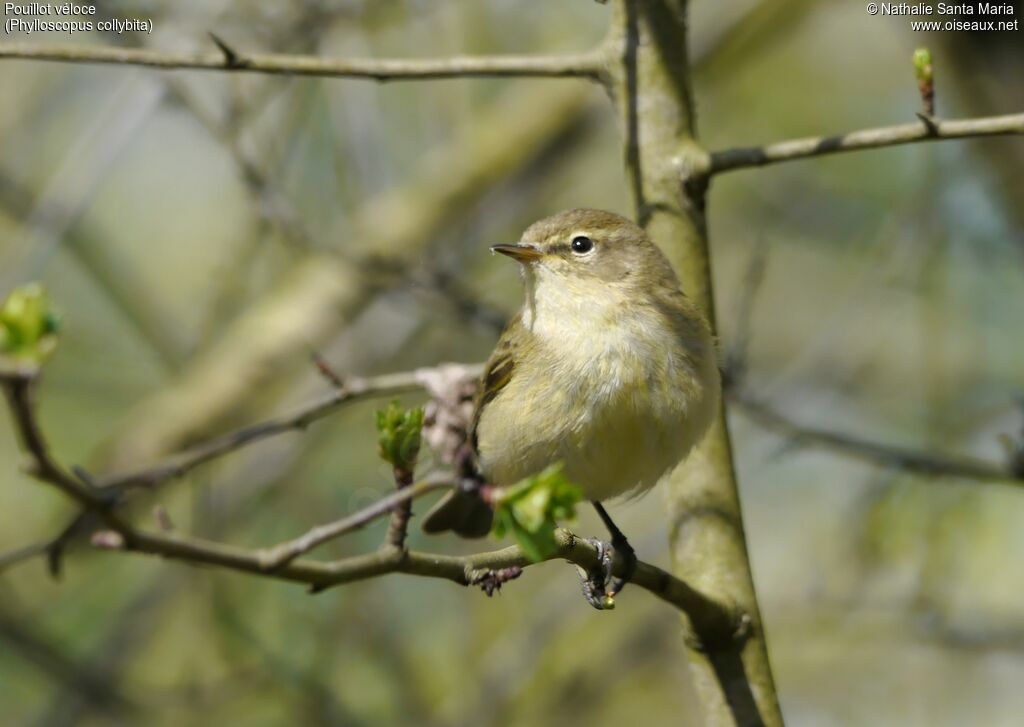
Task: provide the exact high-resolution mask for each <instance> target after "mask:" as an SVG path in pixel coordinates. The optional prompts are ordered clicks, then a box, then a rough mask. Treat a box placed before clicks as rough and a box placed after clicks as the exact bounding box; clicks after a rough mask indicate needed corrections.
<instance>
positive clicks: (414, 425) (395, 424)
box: [377, 401, 423, 472]
mask: <svg viewBox="0 0 1024 727" xmlns="http://www.w3.org/2000/svg"><path fill="white" fill-rule="evenodd" d="M422 429H423V407H417V408H415V409H403V408H402V407H401V406H400V405H399V403H398V402H397V401H392V402H391V403H390V404H388V408H387V409H381V410H378V411H377V435H378V436H377V444H378V451H379V454H380V456H381V459H383V460H384V461H385V462H388V463H389V464H391V466H392V467H395V468H398V469H403V470H407V471H410V472H411V471H413V470H414V469H415V468H416V458H417V457H419V454H420V443H421V431H422Z"/></svg>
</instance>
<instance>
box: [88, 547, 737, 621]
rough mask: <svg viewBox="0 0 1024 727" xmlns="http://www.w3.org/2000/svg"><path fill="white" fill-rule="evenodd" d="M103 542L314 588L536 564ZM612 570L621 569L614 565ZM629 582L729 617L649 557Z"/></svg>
mask: <svg viewBox="0 0 1024 727" xmlns="http://www.w3.org/2000/svg"><path fill="white" fill-rule="evenodd" d="M101 535H102V533H101ZM555 539H556V542H557V544H558V549H557V551H556V552H555V553H554V554H553V555H552V556H551V557H550V558H549V559H548V560H558V559H561V560H565V561H567V562H569V563H573V564H575V565H578V566H580V567H582V568H594V567H596V566H597V565H598V554H597V548H596V547H595V546H594V545H592V544H591V543H589V542H588V541H586V540H584V539H582V538H579V537H577V536H576V535H573V534H572V533H570V532H568V531H567V530H561V529H560V530H558V531H556V534H555ZM101 540H102V539H101ZM104 547H107V548H108V549H112V550H125V551H129V552H138V553H148V554H150V555H159V556H161V557H164V558H168V559H171V560H179V561H184V562H187V563H190V564H202V565H211V566H217V567H221V568H227V569H229V570H236V571H241V572H244V573H250V574H252V575H258V576H262V577H265V578H272V579H275V580H283V581H289V582H292V583H303V584H306V585H308V586H310V589H311V590H312V591H314V592H320V591H323V590H326V589H327V588H331V587H333V586H338V585H342V584H345V583H353V582H355V581H361V580H366V579H368V578H374V577H377V576H381V575H386V574H389V573H404V574H407V575H416V576H421V577H424V578H439V579H443V580H448V581H451V582H453V583H457V584H459V585H462V586H469V585H475V584H476V583H477V582H478V581H479V580H480V577H481V575H482V574H484V573H486V572H488V571H498V570H503V569H506V568H527V567H529V566H531V565H533V564H534V563H533V562H532V561H530V560H529V559H528V558H527V557H526V556H525V555H524V554H523V551H522V550H521V549H520V548H519V546H517V545H513V546H509V547H507V548H502V549H501V550H493V551H488V552H484V553H476V554H473V555H466V556H453V555H441V554H436V553H423V552H419V551H404V552H403V551H401V550H397V549H391V548H388V549H382V550H380V551H378V552H376V553H370V554H367V555H358V556H353V557H350V558H343V559H341V560H335V561H328V562H322V561H312V560H294V561H292V562H290V563H287V564H285V565H283V566H280V567H278V568H276V569H268V567H267V564H266V560H265V558H264V557H263V553H262V552H261V551H257V550H248V549H245V548H239V547H236V546H232V545H225V544H223V543H217V542H214V541H211V540H205V539H203V538H196V537H183V536H179V535H173V534H171V535H165V534H158V533H150V532H139V531H135V532H134V533H133V535H132V537H131V538H130V539H125V540H124V541H123V542H116V541H114V542H110V541H108V542H106V543H105V544H104ZM616 573H619V568H618V566H617V567H616ZM631 583H632V584H634V585H637V586H639V587H640V588H643V589H644V590H646V591H649V592H650V593H652V594H654V595H655V596H657V597H658V598H660V599H661V600H663V601H665V602H666V603H670V604H672V605H673V606H675V607H676V608H679V609H680V610H682V611H685V612H686V613H687V614H688V615H689V616H690V618H691V619H694V620H695V621H699V622H701V623H709V622H715V623H725V621H726V620H727V619H732V617H733V616H732V614H729V613H727V612H726V611H725V610H724V609H722V608H721V607H720V606H719V605H718V604H716V603H713V602H712V601H710V600H708V599H707V598H705V597H704V596H703V595H701V594H700V593H699V592H697V591H695V590H694V589H693V588H691V587H690V586H688V585H687V584H686V583H684V582H683V581H681V580H679V579H678V578H676V577H674V576H673V575H671V574H670V573H668V572H666V571H664V570H662V569H661V568H658V567H657V566H654V565H651V564H649V563H645V562H643V561H641V562H640V563H638V564H637V569H636V573H635V574H634V576H633V579H632V581H631Z"/></svg>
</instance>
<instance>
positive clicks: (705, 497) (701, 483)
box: [605, 0, 782, 726]
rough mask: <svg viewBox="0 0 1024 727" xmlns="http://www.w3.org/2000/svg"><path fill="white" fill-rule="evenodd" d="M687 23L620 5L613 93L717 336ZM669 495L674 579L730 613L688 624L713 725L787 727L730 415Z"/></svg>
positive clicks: (650, 198)
mask: <svg viewBox="0 0 1024 727" xmlns="http://www.w3.org/2000/svg"><path fill="white" fill-rule="evenodd" d="M686 11H687V2H686V0H616V1H615V3H614V9H613V13H614V16H613V18H612V24H611V31H610V34H609V37H608V39H607V41H606V45H605V58H606V70H605V81H606V84H607V86H608V88H609V90H610V92H611V94H612V97H613V99H614V100H615V103H616V106H617V108H618V110H619V114H620V120H621V123H622V126H623V131H624V134H625V156H626V160H625V161H626V167H627V175H628V178H629V182H630V186H631V189H632V194H633V201H634V204H635V207H636V216H637V220H638V221H639V223H640V224H641V225H643V227H644V228H646V230H647V231H648V233H649V234H650V235H651V237H652V239H653V240H654V241H655V242H656V243H657V244H658V245H659V246H660V247H661V249H662V250H664V252H665V253H666V254H667V255H668V258H669V260H670V261H671V263H672V265H673V267H674V268H675V270H676V273H677V275H678V276H679V278H680V281H681V283H682V287H683V290H684V291H685V292H686V294H687V295H689V296H690V297H691V298H692V299H693V300H695V301H696V302H698V303H699V304H700V305H702V306H703V308H704V310H705V311H706V312H707V314H708V317H709V319H710V320H711V322H712V325H714V296H713V287H712V279H711V266H710V258H709V254H708V237H707V226H706V222H705V215H704V203H705V192H706V180H707V177H708V175H707V172H708V169H709V155H708V153H707V151H706V150H705V149H704V148H703V147H701V146H700V144H699V143H698V141H697V138H696V127H695V124H694V100H693V94H692V90H691V87H690V67H689V61H688V58H687V42H686ZM666 489H667V492H668V499H669V503H670V512H671V516H672V521H671V550H672V559H673V570H674V573H675V575H677V576H679V577H680V578H682V579H683V580H684V581H686V582H687V583H690V584H692V585H693V586H694V587H695V588H696V589H697V590H698V591H700V592H701V593H703V594H704V595H705V596H707V597H708V598H710V599H712V600H713V601H715V602H717V603H718V604H720V606H721V607H722V608H721V612H720V614H719V616H718V617H713V618H704V619H701V620H697V619H692V618H691V619H688V618H686V617H684V637H685V642H686V646H687V650H688V655H689V658H690V667H691V674H692V676H693V680H694V684H695V687H696V691H697V694H698V696H699V698H700V700H701V705H700V706H701V709H702V712H703V715H704V722H705V723H706V724H709V725H730V724H736V725H761V724H765V725H773V726H774V725H781V724H782V715H781V712H780V710H779V704H778V699H777V697H776V693H775V687H774V684H773V681H772V675H771V669H770V667H769V663H768V651H767V648H766V644H765V638H764V630H763V628H762V624H761V617H760V613H759V610H758V606H757V598H756V596H755V593H754V586H753V581H752V579H751V573H750V562H749V559H748V557H747V549H746V541H745V538H744V534H743V523H742V518H741V513H740V505H739V497H738V494H737V489H736V478H735V473H734V471H733V464H732V451H731V445H730V441H729V432H728V429H727V428H726V425H725V418H724V408H722V409H721V410H720V412H719V416H718V418H717V420H716V421H715V423H714V424H713V426H712V428H711V431H710V432H709V433H708V435H707V437H706V439H705V440H704V442H703V444H702V445H701V446H700V448H699V449H698V450H697V451H696V452H694V454H693V455H692V456H691V457H690V459H689V460H688V461H687V463H686V464H685V465H684V466H682V467H680V468H679V469H678V470H677V471H676V472H675V473H674V474H673V476H672V477H671V479H670V481H669V482H668V483H667V487H666Z"/></svg>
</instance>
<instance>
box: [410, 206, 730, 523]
mask: <svg viewBox="0 0 1024 727" xmlns="http://www.w3.org/2000/svg"><path fill="white" fill-rule="evenodd" d="M493 249H494V250H495V251H497V252H501V253H503V254H506V255H508V256H509V257H512V258H514V259H516V260H518V261H519V262H520V263H521V264H522V270H523V279H524V282H525V287H526V300H525V303H524V305H523V307H522V309H521V310H520V311H519V313H518V314H517V315H516V316H515V317H514V318H513V319H512V321H511V322H510V323H509V324H508V326H507V327H506V329H505V331H504V333H502V335H501V338H500V339H499V341H498V345H497V347H496V348H495V350H494V353H493V354H492V355H491V358H490V360H489V361H488V362H487V366H486V367H485V371H484V376H483V384H482V386H481V389H480V393H479V394H478V397H477V403H476V408H475V413H474V418H473V427H472V432H471V436H472V441H473V444H474V447H475V448H476V452H477V457H478V462H479V467H480V470H481V472H482V473H483V475H484V476H485V477H486V478H487V480H488V481H489V482H493V483H495V484H498V485H511V484H514V483H516V482H518V481H519V480H520V479H522V478H524V477H528V476H530V475H532V474H536V473H537V472H539V471H541V470H542V469H544V468H545V467H547V466H548V465H549V464H551V463H553V462H557V461H561V462H562V463H563V464H564V465H565V473H566V475H567V477H568V478H569V479H570V480H571V481H573V482H574V483H576V484H577V485H579V486H580V487H581V488H582V489H583V492H584V494H585V495H586V497H588V498H589V499H591V500H595V501H600V500H605V499H608V498H611V497H615V496H617V495H622V494H627V493H641V492H644V491H646V490H648V489H650V488H651V487H652V486H654V485H655V484H656V483H657V482H658V480H659V479H661V477H662V475H664V474H665V473H666V472H667V471H669V470H670V469H672V468H673V467H674V466H675V465H676V464H678V463H679V462H680V461H681V460H682V459H683V458H684V457H685V456H686V455H687V453H689V451H690V450H691V449H692V448H693V447H694V446H695V445H696V444H697V443H698V442H699V441H700V439H701V437H702V436H703V434H704V432H705V431H706V429H707V427H708V425H709V424H710V422H711V420H712V418H713V416H714V413H715V411H716V408H717V405H718V396H719V376H718V367H717V361H716V356H715V347H714V343H713V340H712V337H711V333H710V329H709V326H708V323H707V320H706V319H705V318H704V316H703V314H702V313H701V312H700V311H699V310H698V309H697V308H696V307H695V306H694V305H693V304H692V303H691V302H690V301H689V299H687V298H686V296H685V295H683V293H682V291H681V290H680V289H679V283H678V281H677V279H676V277H675V274H674V273H673V271H672V268H671V266H670V265H669V263H668V260H667V259H666V258H665V256H664V255H663V254H662V253H661V251H660V250H658V248H657V247H656V246H655V245H654V244H653V243H652V242H651V241H650V239H649V238H648V237H647V234H646V233H645V232H644V231H643V230H642V229H641V228H640V227H638V226H637V225H635V224H633V223H632V222H630V221H629V220H627V219H625V218H623V217H620V216H618V215H615V214H612V213H610V212H603V211H600V210H590V209H575V210H569V211H567V212H562V213H560V214H557V215H554V216H553V217H548V218H546V219H544V220H541V221H540V222H537V223H535V224H533V225H531V226H530V227H529V228H528V229H527V230H526V232H524V233H523V236H522V239H521V241H520V242H519V243H518V244H516V245H497V246H495V247H494V248H493ZM474 500H476V502H475V503H474ZM486 518H487V511H484V510H482V509H481V508H480V507H479V500H477V499H476V498H475V497H473V496H471V495H468V494H465V493H453V494H451V495H449V496H448V497H447V498H445V499H444V500H442V501H441V502H440V503H439V504H438V505H437V506H435V508H434V510H432V511H431V513H429V514H428V516H427V518H426V519H425V521H424V529H426V530H427V531H428V532H437V531H440V530H447V529H452V530H455V531H456V532H459V533H461V534H464V535H469V536H478V535H482V534H484V533H486V532H487V525H488V524H489V523H488V522H484V520H486Z"/></svg>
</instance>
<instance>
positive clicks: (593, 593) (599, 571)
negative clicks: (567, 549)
mask: <svg viewBox="0 0 1024 727" xmlns="http://www.w3.org/2000/svg"><path fill="white" fill-rule="evenodd" d="M584 540H585V541H586V542H588V543H590V544H591V545H593V546H594V548H596V549H597V565H596V566H594V567H592V568H590V569H586V568H583V567H581V566H577V567H576V570H578V571H579V573H580V582H581V583H582V584H583V597H584V598H585V599H587V603H589V604H590V605H591V606H593V607H594V608H596V609H597V610H598V611H608V610H610V609H613V608H615V598H614V596H613V595H612V594H611V593H610V592H609V589H608V583H609V581H611V580H612V564H613V561H614V559H613V555H614V552H615V551H614V550H613V548H612V545H611V543H608V542H605V541H603V540H598V539H597V538H584Z"/></svg>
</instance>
